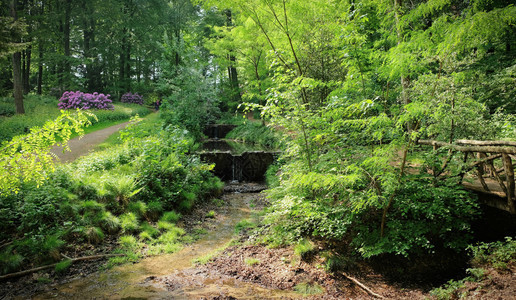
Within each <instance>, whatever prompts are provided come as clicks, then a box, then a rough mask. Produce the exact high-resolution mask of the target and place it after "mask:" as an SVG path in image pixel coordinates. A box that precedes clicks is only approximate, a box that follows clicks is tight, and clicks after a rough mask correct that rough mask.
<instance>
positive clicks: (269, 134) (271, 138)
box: [226, 121, 281, 149]
mask: <svg viewBox="0 0 516 300" xmlns="http://www.w3.org/2000/svg"><path fill="white" fill-rule="evenodd" d="M226 138H228V139H238V140H242V141H244V142H246V143H252V144H256V145H259V146H262V147H266V148H269V149H278V148H280V146H281V134H280V133H279V132H278V131H275V130H274V129H271V128H269V127H267V126H264V125H262V124H260V123H258V122H250V121H249V122H245V123H244V124H241V125H238V126H237V127H236V128H235V129H233V130H231V131H230V132H229V133H228V134H227V135H226Z"/></svg>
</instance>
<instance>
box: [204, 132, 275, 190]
mask: <svg viewBox="0 0 516 300" xmlns="http://www.w3.org/2000/svg"><path fill="white" fill-rule="evenodd" d="M235 127H236V125H228V124H215V125H208V126H206V128H205V130H204V134H205V135H207V136H208V137H209V139H208V140H205V143H204V145H203V151H202V152H200V153H199V155H200V157H201V160H202V161H204V162H207V163H212V164H215V168H214V169H213V173H214V174H215V175H216V176H218V177H219V178H220V179H222V180H223V181H229V182H233V183H236V182H260V181H263V180H264V179H265V172H266V171H267V168H268V167H269V165H270V164H272V163H273V162H274V161H275V160H276V158H277V155H278V152H273V151H245V152H243V153H241V154H235V153H233V152H232V151H234V148H233V146H231V145H230V144H228V143H227V141H226V140H224V139H223V138H224V137H225V136H226V134H227V133H228V132H230V131H231V130H233V128H235ZM219 139H220V140H219Z"/></svg>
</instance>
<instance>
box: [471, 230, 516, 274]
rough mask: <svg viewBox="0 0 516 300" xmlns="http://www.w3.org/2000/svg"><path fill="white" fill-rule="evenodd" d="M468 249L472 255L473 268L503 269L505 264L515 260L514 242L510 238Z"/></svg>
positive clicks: (515, 249) (515, 245) (515, 243)
mask: <svg viewBox="0 0 516 300" xmlns="http://www.w3.org/2000/svg"><path fill="white" fill-rule="evenodd" d="M468 249H469V250H470V251H471V253H472V254H473V258H472V260H471V262H472V264H473V265H475V266H485V265H491V266H493V267H495V268H499V269H505V268H506V266H507V264H509V263H511V262H513V261H515V260H516V241H515V240H514V239H513V238H511V237H506V238H505V241H497V242H493V243H479V244H477V245H474V246H473V245H472V246H469V247H468Z"/></svg>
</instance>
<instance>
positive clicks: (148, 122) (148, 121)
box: [86, 113, 161, 151]
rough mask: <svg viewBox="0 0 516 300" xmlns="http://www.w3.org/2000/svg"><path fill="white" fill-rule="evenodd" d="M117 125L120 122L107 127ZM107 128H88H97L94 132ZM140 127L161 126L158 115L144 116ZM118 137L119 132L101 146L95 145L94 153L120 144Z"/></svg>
mask: <svg viewBox="0 0 516 300" xmlns="http://www.w3.org/2000/svg"><path fill="white" fill-rule="evenodd" d="M123 122H125V121H123ZM119 123H121V122H118V123H114V124H111V125H109V126H112V125H116V124H119ZM100 125H101V124H98V127H100ZM109 126H105V127H102V128H97V127H96V125H95V124H94V125H92V126H90V127H91V128H97V129H95V130H100V129H103V128H107V127H109ZM140 126H142V127H159V126H161V121H160V118H159V113H151V114H148V115H146V116H145V117H144V118H143V120H142V121H141V123H140ZM86 129H89V128H86ZM95 130H92V131H91V132H93V131H95ZM86 133H88V132H87V131H86ZM119 137H120V132H119V131H117V132H115V133H113V134H112V135H110V136H109V137H108V138H107V139H106V140H105V141H104V142H102V143H101V144H99V145H97V146H96V147H95V151H102V150H105V149H108V148H110V147H112V146H115V145H119V144H122V141H121V140H120V139H119Z"/></svg>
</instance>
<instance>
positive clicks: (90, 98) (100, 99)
mask: <svg viewBox="0 0 516 300" xmlns="http://www.w3.org/2000/svg"><path fill="white" fill-rule="evenodd" d="M109 97H110V95H109V94H108V95H104V94H99V93H97V92H95V93H93V94H90V93H83V92H80V91H77V92H64V93H63V95H62V96H61V98H60V99H59V103H58V104H57V106H58V107H59V108H60V109H77V108H78V109H110V110H113V109H114V108H115V107H114V106H113V104H112V101H111V99H109Z"/></svg>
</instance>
